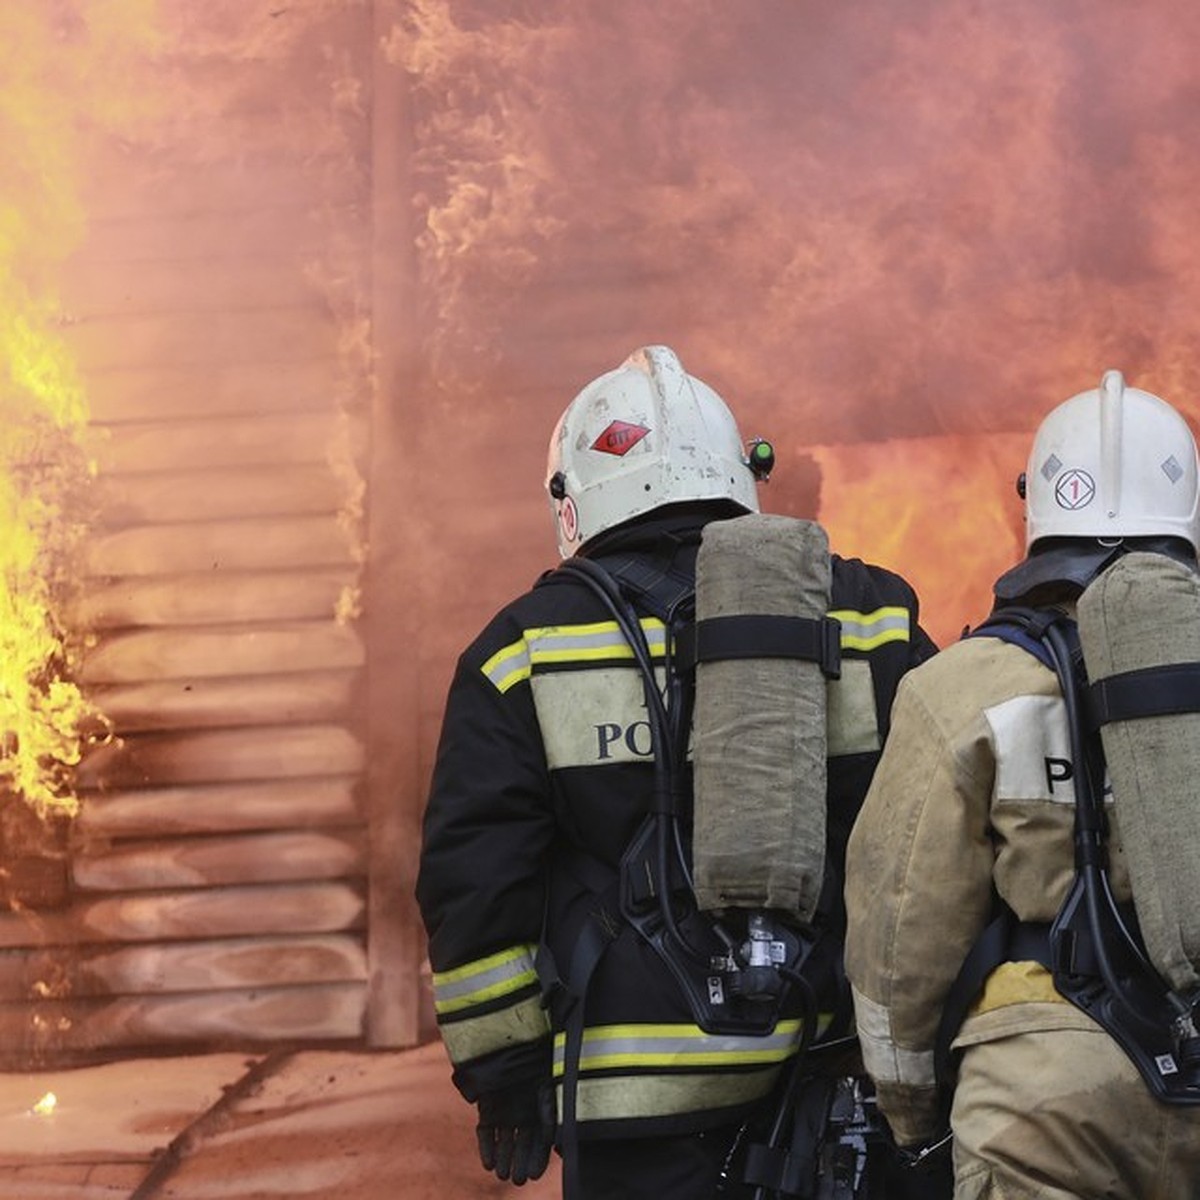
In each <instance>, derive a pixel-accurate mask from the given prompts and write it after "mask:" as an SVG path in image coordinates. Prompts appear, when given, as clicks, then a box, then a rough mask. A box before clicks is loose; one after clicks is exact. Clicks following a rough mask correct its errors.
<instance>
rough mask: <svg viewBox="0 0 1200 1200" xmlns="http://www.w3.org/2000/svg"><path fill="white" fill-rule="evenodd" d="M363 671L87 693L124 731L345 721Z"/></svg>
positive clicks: (137, 686) (177, 682)
mask: <svg viewBox="0 0 1200 1200" xmlns="http://www.w3.org/2000/svg"><path fill="white" fill-rule="evenodd" d="M359 674H360V673H359V672H358V671H355V670H344V671H296V672H293V673H289V674H286V675H271V676H265V677H262V676H260V677H249V678H242V679H202V678H198V677H195V678H191V679H188V680H178V679H175V680H169V681H166V682H163V683H142V684H125V685H122V684H116V685H109V686H104V687H91V686H89V687H88V689H87V698H88V700H89V701H90V702H91V703H92V704H94V705H95V706H96V708H97V709H99V711H100V712H102V713H103V714H104V716H105V718H106V719H107V720H109V721H110V722H112V724H113V725H114V726H115V727H116V728H117V729H119V730H120V731H121V734H122V735H127V734H131V733H154V732H166V731H170V730H180V729H206V728H209V729H211V728H216V727H218V726H228V725H286V724H311V723H333V722H336V723H338V724H343V723H344V722H346V721H347V720H348V719H349V717H350V714H351V704H352V700H353V697H354V692H355V689H356V687H357V686H358V684H359Z"/></svg>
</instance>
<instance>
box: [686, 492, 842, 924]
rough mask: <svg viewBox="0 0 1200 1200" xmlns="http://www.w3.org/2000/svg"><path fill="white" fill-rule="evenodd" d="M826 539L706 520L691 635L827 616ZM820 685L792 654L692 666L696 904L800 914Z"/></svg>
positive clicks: (810, 874) (755, 521) (820, 864)
mask: <svg viewBox="0 0 1200 1200" xmlns="http://www.w3.org/2000/svg"><path fill="white" fill-rule="evenodd" d="M829 594H830V559H829V539H828V537H827V536H826V534H825V531H824V529H822V528H821V526H820V525H818V524H816V523H815V522H813V521H803V520H799V519H797V518H794V517H786V516H780V515H774V514H762V513H752V514H748V515H746V516H742V517H736V518H734V519H732V520H728V521H714V522H711V523H709V524H708V525H707V526H705V529H704V534H703V540H702V542H701V544H700V550H699V554H698V557H697V562H696V623H697V630H698V633H699V632H701V631H702V627H703V622H704V621H706V620H708V619H710V618H722V617H734V616H756V615H763V616H785V617H807V618H813V619H815V620H818V621H819V620H820V619H822V618H824V616H825V615H826V613H827V612H828V609H829V603H830V600H829ZM825 689H826V682H825V677H824V674H823V672H822V670H821V667H820V665H819V664H818V663H817V662H815V661H806V660H804V659H801V658H796V657H786V656H764V657H737V658H727V659H717V660H715V661H700V662H698V663H697V666H696V696H695V709H694V717H693V767H694V780H695V788H694V803H695V827H694V841H693V854H692V862H693V883H694V888H695V893H696V898H697V901H698V903H699V906H700V907H701V908H702V909H705V910H708V911H714V912H720V911H723V910H727V909H777V910H782V911H784V912H787V913H789V914H792V915H793V916H795V917H796V918H798V919H799V920H801V921H805V922H807V921H808V920H810V919H811V917H812V915H813V914H814V912H815V910H816V904H817V899H818V896H819V895H820V891H821V881H822V878H823V876H824V863H825V825H826V817H825V803H826V801H825V783H826V761H825V754H826V731H825V710H826V699H825Z"/></svg>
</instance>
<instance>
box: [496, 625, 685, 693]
mask: <svg viewBox="0 0 1200 1200" xmlns="http://www.w3.org/2000/svg"><path fill="white" fill-rule="evenodd" d="M641 625H642V630H643V631H644V632H645V634H646V642H647V645H649V647H650V653H651V655H653V656H654V657H655V658H661V657H662V656H663V653H664V649H665V646H666V628H665V626H664V625H663V623H662V622H661V621H660V620H658V619H657V618H656V617H643V618H642V621H641ZM612 659H630V660H632V659H633V650H632V649H631V648H630V646H629V643H628V642H627V641H626V640H625V637H624V635H623V634H622V633H621V630H620V629H619V628H618V627H617V623H616V621H596V622H594V623H592V624H589V625H547V626H545V627H544V628H541V629H526V630H525V632H524V634H523V635H522V637H521V640H520V641H519V642H510V643H509V644H508V645H507V646H504V647H503V648H502V649H500V650H497V651H496V653H495V654H493V655H492V657H491V658H489V659H488V660H487V662H485V663H484V664H483V666H482V667H481V668H480V670H481V671H482V672H483V674H484V675H486V676H487V678H488V679H490V680H491V682H492V683H493V685H494V686H495V688H496V690H497V691H499V692H507V691H508V689H509V688H510V687H512V686H513V685H514V684H517V683H520V682H521V680H523V679H528V678H529V676H530V674H531V672H532V671H533V668H534V667H536V666H545V665H550V664H555V663H580V662H602V661H604V660H610V661H611V660H612Z"/></svg>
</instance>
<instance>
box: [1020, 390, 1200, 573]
mask: <svg viewBox="0 0 1200 1200" xmlns="http://www.w3.org/2000/svg"><path fill="white" fill-rule="evenodd" d="M1024 489H1025V491H1024V495H1025V520H1026V530H1025V534H1026V546H1027V548H1028V549H1029V550H1031V551H1034V552H1036V551H1037V550H1038V548H1039V547H1040V546H1045V545H1046V544H1047V540H1048V539H1051V538H1055V539H1057V538H1071V539H1087V540H1092V541H1098V542H1102V543H1105V544H1109V543H1111V544H1114V545H1115V544H1117V543H1120V542H1125V541H1129V540H1133V539H1138V538H1177V539H1179V540H1181V541H1183V542H1186V543H1187V544H1188V546H1190V547H1191V549H1192V552H1193V553H1195V552H1196V551H1197V549H1198V548H1200V508H1198V504H1197V501H1198V498H1200V470H1198V461H1197V455H1196V442H1195V439H1194V438H1193V437H1192V433H1191V430H1190V429H1189V428H1188V425H1187V422H1186V421H1185V420H1184V418H1183V417H1182V416H1181V415H1180V414H1179V413H1178V412H1176V411H1175V409H1174V408H1172V407H1171V405H1169V404H1168V403H1167V402H1166V401H1165V400H1161V399H1159V397H1158V396H1153V395H1151V394H1150V393H1149V392H1143V391H1139V390H1138V389H1137V388H1131V387H1126V386H1125V380H1124V378H1123V376H1122V375H1121V372H1120V371H1106V372H1105V373H1104V376H1103V378H1102V379H1101V380H1100V386H1099V387H1098V388H1094V389H1092V390H1091V391H1087V392H1080V393H1079V395H1077V396H1072V397H1071V399H1069V400H1067V401H1064V402H1063V403H1062V404H1060V405H1059V406H1058V407H1057V408H1055V409H1054V410H1053V411H1052V412H1051V413H1050V414H1049V416H1047V417H1046V419H1045V420H1044V421H1043V422H1042V424H1041V427H1040V428H1039V429H1038V431H1037V435H1036V436H1035V438H1034V441H1033V449H1032V451H1031V453H1030V456H1029V464H1028V468H1027V470H1026V472H1025V476H1024Z"/></svg>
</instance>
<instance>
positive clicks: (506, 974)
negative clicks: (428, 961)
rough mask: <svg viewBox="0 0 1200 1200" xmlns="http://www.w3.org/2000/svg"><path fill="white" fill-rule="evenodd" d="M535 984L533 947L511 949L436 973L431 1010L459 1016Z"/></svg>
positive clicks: (440, 1013) (514, 947) (441, 1013)
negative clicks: (432, 1008)
mask: <svg viewBox="0 0 1200 1200" xmlns="http://www.w3.org/2000/svg"><path fill="white" fill-rule="evenodd" d="M536 982H537V972H536V971H535V970H534V966H533V947H532V946H513V947H511V948H510V949H508V950H501V951H500V952H499V953H497V954H489V955H488V956H487V957H486V958H480V959H476V960H475V961H474V962H469V963H466V964H465V965H463V966H461V967H455V968H454V970H452V971H435V972H434V975H433V1006H434V1009H435V1011H436V1012H437V1013H438V1015H439V1016H441V1015H443V1014H445V1013H453V1012H461V1011H462V1010H463V1009H466V1008H472V1007H474V1006H475V1005H478V1004H483V1003H485V1002H486V1001H489V1000H495V999H496V997H497V996H506V995H508V994H509V993H510V992H515V991H519V990H520V989H521V988H523V987H528V986H529V985H530V984H533V983H536Z"/></svg>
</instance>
